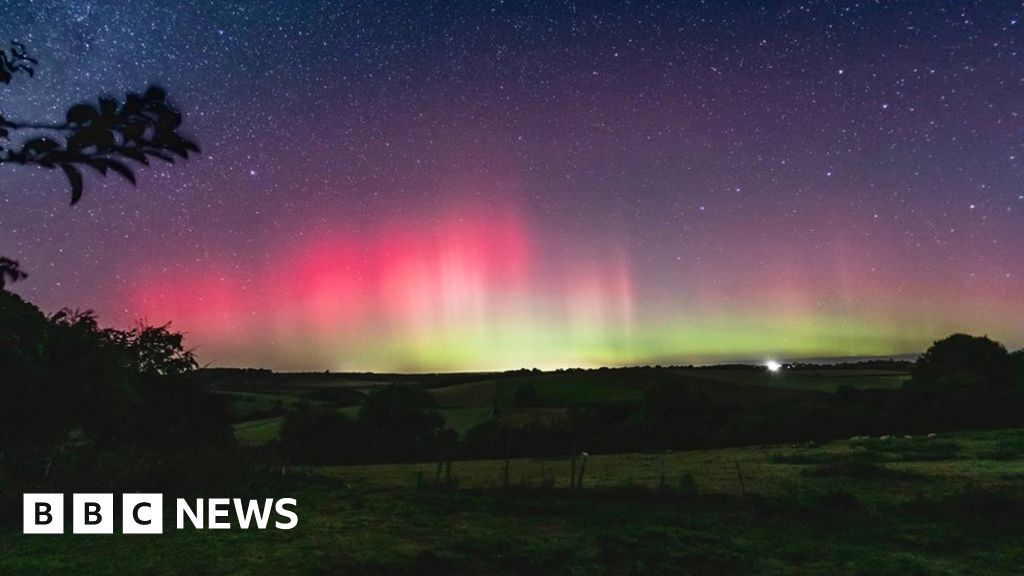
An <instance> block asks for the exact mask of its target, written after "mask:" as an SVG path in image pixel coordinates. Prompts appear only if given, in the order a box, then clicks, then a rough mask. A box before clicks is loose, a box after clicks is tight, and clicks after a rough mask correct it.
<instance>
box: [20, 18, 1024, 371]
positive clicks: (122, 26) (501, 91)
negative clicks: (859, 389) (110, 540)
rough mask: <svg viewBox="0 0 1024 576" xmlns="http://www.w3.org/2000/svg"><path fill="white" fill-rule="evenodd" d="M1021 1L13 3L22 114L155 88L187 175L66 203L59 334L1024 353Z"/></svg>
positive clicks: (816, 353)
mask: <svg viewBox="0 0 1024 576" xmlns="http://www.w3.org/2000/svg"><path fill="white" fill-rule="evenodd" d="M1022 20H1024V4H1022V3H1021V2H1018V1H991V2H970V1H958V2H939V1H934V2H928V1H920V2H919V1H914V2H897V1H887V2H864V1H860V2H842V1H836V2H810V1H808V2H796V1H792V2H790V1H785V2H768V1H764V2H762V1H750V2H734V1H716V2H695V1H681V2H663V3H645V2H586V1H576V2H559V1H551V2H525V3H518V2H485V1H479V0H473V1H459V0H451V1H445V2H425V1H424V2H420V1H415V2H414V1H406V2H395V1H387V0H383V1H380V0H378V1H373V2H356V1H353V2H319V1H308V0H288V1H283V0H263V1H260V2H224V1H216V2H180V3H179V2H164V1H153V0H139V1H135V0H133V1H132V2H122V1H113V0H111V1H86V0H71V1H64V2H56V1H47V0H35V1H25V2H18V3H13V2H2V3H0V31H2V34H0V37H2V38H4V39H5V40H6V39H18V40H20V41H22V42H24V43H25V44H26V45H27V47H28V49H29V51H30V53H31V54H33V55H34V56H36V57H37V58H39V59H40V65H39V67H38V71H37V75H36V78H35V79H34V80H29V79H20V81H18V82H15V83H13V84H11V85H10V86H7V87H0V112H2V113H3V114H4V116H5V117H7V118H10V119H13V120H22V119H46V120H59V119H61V118H62V116H63V113H64V111H65V110H66V108H67V106H68V105H70V104H72V103H75V102H77V101H81V100H93V99H95V98H96V97H97V96H98V95H100V94H111V95H121V96H123V94H124V93H125V92H127V91H141V90H143V89H144V88H145V87H146V86H147V85H148V84H150V83H158V84H161V85H163V86H164V87H166V88H167V90H168V92H169V94H170V98H171V100H172V101H173V102H174V103H175V104H176V105H177V106H178V107H179V108H180V109H181V110H182V111H183V112H184V114H185V117H186V120H185V130H184V131H185V132H186V133H187V134H188V135H190V136H192V137H193V138H194V139H196V140H197V141H198V142H199V144H200V145H201V146H202V149H203V153H202V154H201V155H200V156H199V157H197V158H195V159H194V160H190V161H189V162H186V163H184V164H178V165H174V166H156V167H154V168H152V169H149V170H144V171H142V172H140V173H139V184H138V187H137V188H132V187H131V186H130V185H129V184H127V183H125V182H124V181H122V180H115V179H109V180H106V181H105V180H101V179H92V180H89V181H87V189H86V194H85V197H84V198H83V200H82V201H81V202H80V203H79V204H77V205H76V206H74V207H69V206H68V199H69V191H68V188H67V183H66V182H65V181H64V179H63V176H62V175H61V174H60V173H59V172H47V171H42V170H38V169H29V168H8V167H4V168H3V170H0V254H2V255H5V256H8V257H11V258H15V259H17V260H20V261H21V263H22V266H23V268H25V269H26V270H27V271H28V272H29V273H30V277H29V278H28V279H27V280H25V281H23V282H19V283H18V284H16V285H15V286H14V291H16V292H18V293H20V294H21V295H23V296H24V297H26V298H27V299H29V300H31V301H33V302H35V303H36V304H38V305H39V306H41V307H42V308H43V309H44V310H47V311H54V310H57V309H59V308H60V307H63V306H70V307H73V308H81V309H86V308H91V309H93V310H95V311H96V312H97V313H98V314H99V316H100V320H101V322H102V323H105V324H109V325H114V326H122V327H123V326H129V325H131V324H132V323H133V322H135V321H138V320H144V321H146V322H149V323H164V322H168V321H171V322H173V324H172V327H174V328H176V329H178V330H182V331H184V332H185V333H186V334H187V340H186V342H187V343H188V344H189V345H190V346H193V347H194V348H195V351H196V353H197V355H198V357H199V359H200V360H201V361H202V362H203V363H207V364H209V365H213V366H259V367H268V368H274V369H280V370H325V369H331V370H392V371H433V370H477V369H506V368H518V367H521V366H537V367H542V368H552V367H558V366H599V365H622V364H639V363H688V362H711V361H724V360H750V361H761V360H764V359H767V358H780V359H797V358H814V357H837V356H850V355H854V356H862V355H889V354H904V353H913V352H918V351H921V350H923V349H924V348H926V347H927V345H928V344H929V343H930V342H931V341H933V340H935V339H937V338H940V337H943V336H945V335H947V334H949V333H951V332H953V331H968V332H971V333H976V334H988V335H989V336H991V337H993V338H997V339H999V340H1001V341H1003V342H1004V343H1005V344H1007V345H1008V346H1009V347H1020V346H1021V345H1024V305H1022V304H1024V298H1022V297H1024V234H1022V230H1024V226H1022V225H1024V54H1022V49H1024V22H1022Z"/></svg>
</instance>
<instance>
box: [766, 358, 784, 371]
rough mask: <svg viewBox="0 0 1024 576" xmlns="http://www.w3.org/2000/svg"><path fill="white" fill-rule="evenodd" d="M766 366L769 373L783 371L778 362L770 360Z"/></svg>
mask: <svg viewBox="0 0 1024 576" xmlns="http://www.w3.org/2000/svg"><path fill="white" fill-rule="evenodd" d="M764 366H765V368H767V369H768V371H769V372H778V371H779V370H782V364H779V363H778V361H776V360H769V361H767V362H765V363H764Z"/></svg>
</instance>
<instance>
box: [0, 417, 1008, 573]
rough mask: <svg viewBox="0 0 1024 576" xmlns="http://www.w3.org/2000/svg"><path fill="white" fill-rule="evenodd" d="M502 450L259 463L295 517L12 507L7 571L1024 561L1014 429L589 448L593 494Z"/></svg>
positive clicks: (994, 566) (567, 569)
mask: <svg viewBox="0 0 1024 576" xmlns="http://www.w3.org/2000/svg"><path fill="white" fill-rule="evenodd" d="M503 466H504V462H498V461H481V462H456V463H455V464H454V466H453V470H452V479H451V481H450V482H449V483H444V482H441V483H439V484H438V483H435V481H434V479H435V468H434V467H433V466H431V465H382V466H358V467H314V468H295V469H289V470H287V471H286V475H285V476H283V477H282V476H280V471H276V472H275V473H274V474H273V475H271V474H268V473H260V474H256V475H255V478H257V479H258V480H257V481H256V482H255V485H254V487H250V488H246V489H245V490H246V491H247V493H249V494H250V495H261V494H266V495H268V496H275V497H284V496H292V497H296V498H297V499H298V502H299V507H298V508H299V514H300V523H299V526H298V527H297V528H296V529H295V530H292V531H288V532H282V531H273V530H268V531H254V530H249V531H242V530H232V531H221V532H209V531H195V530H182V531H177V530H174V529H168V530H167V533H166V534H165V535H163V536H122V535H114V536H71V535H62V536H23V535H21V534H20V533H19V532H20V527H19V526H18V525H17V523H16V519H13V520H12V519H9V520H12V521H11V522H8V523H6V524H5V525H4V527H3V529H2V532H0V573H3V574H66V573H72V572H73V573H82V574H124V573H145V574H181V573H190V574H392V575H397V574H417V575H425V574H426V575H430V574H541V575H544V574H552V575H554V574H609V575H612V574H614V575H619V574H625V575H630V574H864V575H888V574H892V575H896V574H899V575H905V574H949V575H953V574H1019V573H1020V566H1021V565H1022V562H1024V547H1022V546H1021V544H1022V542H1024V539H1022V538H1024V528H1022V526H1024V431H1022V430H1007V431H989V432H963V433H957V434H948V435H940V436H938V437H937V438H931V439H929V438H913V439H904V438H900V439H895V440H879V439H873V440H867V441H857V442H850V441H839V442H833V443H830V444H827V445H823V446H818V447H805V446H801V447H792V446H770V447H762V448H757V447H747V448H730V449H722V450H707V451H692V452H675V453H668V454H625V455H610V456H595V457H591V458H589V459H588V462H587V464H586V471H585V475H584V482H583V484H584V485H583V488H582V489H581V490H570V489H568V488H567V484H568V477H569V474H570V462H569V461H568V460H565V459H560V460H513V461H512V462H511V467H510V475H509V476H510V480H511V482H510V486H509V487H508V488H503V487H502V480H501V478H502V473H501V472H502V467H503ZM737 468H738V469H739V473H738V472H737ZM662 470H664V472H662ZM740 475H742V481H741V479H740ZM663 476H664V480H662V477H663ZM659 486H661V487H660V488H659ZM167 522H168V524H167V526H171V523H172V522H173V518H172V517H169V518H168V519H167Z"/></svg>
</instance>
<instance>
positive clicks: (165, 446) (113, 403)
mask: <svg viewBox="0 0 1024 576" xmlns="http://www.w3.org/2000/svg"><path fill="white" fill-rule="evenodd" d="M181 339H182V337H181V335H180V334H177V333H174V332H171V331H170V330H169V329H168V327H167V326H162V327H139V328H136V329H133V330H129V331H118V330H114V329H103V328H101V327H100V326H99V325H98V323H97V321H96V317H95V315H94V314H93V313H92V312H90V311H85V312H72V311H68V310H62V311H61V312H58V313H57V314H54V315H52V316H49V317H47V316H46V315H44V314H43V313H42V312H41V311H40V310H39V309H38V308H36V307H35V306H33V305H32V304H29V303H28V302H25V301H24V300H22V299H21V298H20V297H19V296H17V295H16V294H12V293H9V292H4V291H0V385H2V392H3V395H4V402H2V403H0V468H2V469H3V471H4V472H5V473H6V474H8V475H12V474H13V475H15V476H19V477H26V478H32V477H38V476H46V475H47V473H48V470H49V469H50V465H51V464H52V463H53V461H54V460H55V459H56V458H58V457H59V456H60V455H62V454H68V453H70V452H74V451H76V450H77V449H79V448H83V447H87V448H88V449H90V450H107V449H110V448H113V447H119V446H120V447H123V446H128V445H131V446H139V447H144V448H146V449H157V450H177V449H181V448H185V447H189V446H196V445H200V444H222V443H224V442H227V441H229V431H230V428H229V427H228V425H227V422H228V418H227V413H226V410H225V409H224V406H223V403H222V402H221V399H220V398H219V397H215V396H214V395H211V394H209V393H208V392H207V391H206V390H205V389H204V388H202V387H200V386H199V385H198V384H197V383H195V382H194V381H192V380H191V376H192V373H191V370H192V368H193V367H194V366H195V361H194V359H193V358H192V355H191V353H190V352H188V351H187V350H185V349H184V348H183V347H182V345H181Z"/></svg>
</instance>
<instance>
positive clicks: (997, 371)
mask: <svg viewBox="0 0 1024 576" xmlns="http://www.w3.org/2000/svg"><path fill="white" fill-rule="evenodd" d="M911 385H912V386H914V387H921V388H936V387H938V388H949V387H968V388H972V389H977V390H979V391H999V390H1008V389H1010V388H1012V387H1013V365H1012V362H1011V360H1010V355H1009V353H1007V351H1006V348H1004V347H1003V345H1002V344H1000V343H998V342H995V341H993V340H990V339H989V338H987V337H985V336H981V337H978V336H970V335H968V334H953V335H952V336H949V337H948V338H944V339H942V340H939V341H938V342H936V343H935V344H933V345H932V347H931V348H929V349H928V350H927V351H926V352H925V353H924V354H922V355H921V357H920V358H918V359H917V362H916V363H915V364H914V368H913V370H912V371H911Z"/></svg>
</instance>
